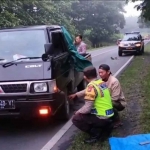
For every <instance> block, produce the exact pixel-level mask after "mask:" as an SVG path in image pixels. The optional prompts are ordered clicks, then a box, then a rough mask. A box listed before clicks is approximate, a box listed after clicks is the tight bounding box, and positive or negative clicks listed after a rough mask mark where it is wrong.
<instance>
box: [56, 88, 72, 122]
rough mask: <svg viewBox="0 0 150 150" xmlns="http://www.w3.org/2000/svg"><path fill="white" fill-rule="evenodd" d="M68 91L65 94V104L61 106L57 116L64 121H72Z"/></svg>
mask: <svg viewBox="0 0 150 150" xmlns="http://www.w3.org/2000/svg"><path fill="white" fill-rule="evenodd" d="M66 91H67V90H66ZM66 91H65V92H64V93H65V100H64V104H63V105H62V106H61V108H60V110H59V111H58V113H57V115H56V118H57V119H59V120H63V121H67V120H69V119H70V104H69V100H68V94H67V92H66Z"/></svg>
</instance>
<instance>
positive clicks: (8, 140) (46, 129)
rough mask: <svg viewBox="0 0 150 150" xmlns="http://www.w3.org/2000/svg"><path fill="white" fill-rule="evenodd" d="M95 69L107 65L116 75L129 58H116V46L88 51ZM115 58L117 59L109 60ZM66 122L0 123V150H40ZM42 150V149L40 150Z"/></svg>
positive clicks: (20, 121) (17, 121) (14, 121)
mask: <svg viewBox="0 0 150 150" xmlns="http://www.w3.org/2000/svg"><path fill="white" fill-rule="evenodd" d="M90 53H91V54H92V62H93V64H94V66H95V67H96V68H98V67H99V65H100V64H102V63H105V64H108V65H109V66H110V68H111V71H112V73H116V72H117V71H118V70H119V69H120V68H121V67H122V66H123V65H124V64H125V63H126V62H127V61H128V60H129V59H130V58H131V55H130V56H124V57H118V54H117V46H110V47H105V48H102V49H99V50H95V51H90ZM111 57H112V58H115V57H117V59H115V60H113V59H111ZM65 123H66V122H51V123H50V124H49V123H47V122H41V121H35V120H34V121H33V122H31V121H23V120H6V121H1V123H0V150H41V149H42V148H43V146H44V145H45V144H46V143H47V142H48V141H49V140H50V139H51V138H52V137H53V136H54V135H55V134H56V133H57V132H58V131H59V130H60V129H61V127H62V126H63V125H64V124H65ZM42 150H43V149H42Z"/></svg>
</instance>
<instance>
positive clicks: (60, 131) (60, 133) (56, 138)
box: [41, 51, 134, 150]
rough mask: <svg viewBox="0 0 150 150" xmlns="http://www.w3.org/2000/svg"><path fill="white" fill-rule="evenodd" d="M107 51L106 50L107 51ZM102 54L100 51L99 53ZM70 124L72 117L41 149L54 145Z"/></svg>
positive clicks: (46, 149) (48, 148) (49, 148)
mask: <svg viewBox="0 0 150 150" xmlns="http://www.w3.org/2000/svg"><path fill="white" fill-rule="evenodd" d="M107 52H108V51H107ZM101 54H102V53H101ZM133 58H134V56H131V57H130V59H129V60H128V61H127V62H126V63H125V64H124V65H123V66H122V67H121V68H120V69H119V70H118V71H117V72H116V73H115V74H114V76H117V75H118V74H119V73H120V72H121V71H122V70H124V68H125V67H126V66H127V65H128V64H129V63H130V62H131V61H132V59H133ZM71 126H72V117H71V119H70V120H69V121H68V122H67V123H66V124H65V125H64V126H63V127H62V128H61V129H60V130H59V131H58V132H57V133H56V134H55V135H54V136H53V137H52V138H51V139H50V140H49V141H48V142H47V144H46V145H45V146H44V147H43V148H42V149H41V150H51V149H52V148H53V147H54V145H55V144H56V143H57V142H58V141H59V140H60V139H61V137H62V136H63V135H64V134H65V133H66V132H67V131H68V130H69V128H70V127H71Z"/></svg>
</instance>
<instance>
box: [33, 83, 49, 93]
mask: <svg viewBox="0 0 150 150" xmlns="http://www.w3.org/2000/svg"><path fill="white" fill-rule="evenodd" d="M34 91H35V92H37V93H41V92H47V91H48V87H47V83H44V82H43V83H34Z"/></svg>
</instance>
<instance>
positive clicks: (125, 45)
mask: <svg viewBox="0 0 150 150" xmlns="http://www.w3.org/2000/svg"><path fill="white" fill-rule="evenodd" d="M123 53H124V54H126V53H136V54H140V55H142V54H143V53H144V39H143V38H142V36H141V34H139V33H137V32H136V33H134V32H133V33H132V32H131V33H126V34H125V35H124V37H123V39H122V40H121V42H120V44H119V45H118V55H119V56H122V54H123Z"/></svg>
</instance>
